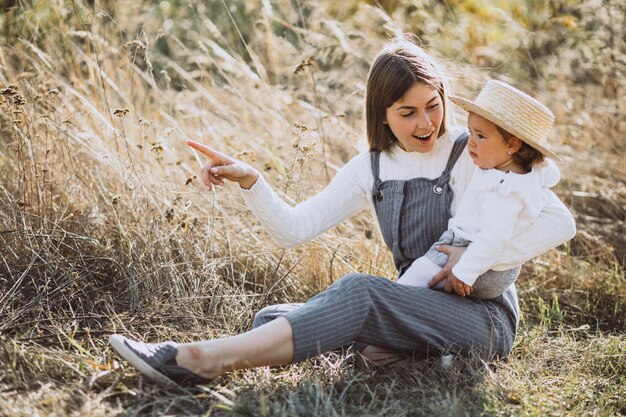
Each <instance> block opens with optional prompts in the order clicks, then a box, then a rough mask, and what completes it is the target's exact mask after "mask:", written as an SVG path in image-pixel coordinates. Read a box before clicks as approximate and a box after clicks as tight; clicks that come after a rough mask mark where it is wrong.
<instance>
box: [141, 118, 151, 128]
mask: <svg viewBox="0 0 626 417" xmlns="http://www.w3.org/2000/svg"><path fill="white" fill-rule="evenodd" d="M139 125H140V126H142V127H151V126H154V122H153V121H152V120H147V119H139Z"/></svg>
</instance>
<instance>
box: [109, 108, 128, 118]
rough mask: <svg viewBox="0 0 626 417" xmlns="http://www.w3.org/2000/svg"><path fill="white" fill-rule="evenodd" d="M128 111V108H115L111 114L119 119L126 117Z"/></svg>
mask: <svg viewBox="0 0 626 417" xmlns="http://www.w3.org/2000/svg"><path fill="white" fill-rule="evenodd" d="M128 113H130V110H128V109H115V110H114V111H113V114H114V115H115V116H117V117H119V118H120V119H122V118H124V117H126V116H127V115H128Z"/></svg>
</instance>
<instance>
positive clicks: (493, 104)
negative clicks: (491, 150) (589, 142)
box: [450, 80, 563, 163]
mask: <svg viewBox="0 0 626 417" xmlns="http://www.w3.org/2000/svg"><path fill="white" fill-rule="evenodd" d="M450 100H451V101H452V102H453V103H454V104H456V105H457V106H459V107H461V108H462V109H463V110H466V111H468V112H472V113H476V114H477V115H479V116H482V117H484V118H485V119H487V120H489V121H490V122H492V123H495V124H496V125H498V126H500V127H501V128H502V129H504V130H506V131H507V132H509V133H511V134H512V135H514V136H516V137H518V138H519V139H521V140H523V141H524V142H526V143H527V144H529V145H530V146H532V147H533V148H535V149H537V150H538V151H540V152H541V153H543V154H544V155H545V156H547V157H549V158H551V159H554V160H555V161H557V162H559V163H563V160H561V158H559V156H558V155H557V154H555V153H554V152H553V151H551V150H550V149H549V148H548V135H549V133H550V129H551V128H552V124H553V123H554V115H553V114H552V112H551V111H550V109H548V108H547V107H546V106H544V105H543V104H541V103H540V102H538V101H537V100H535V99H534V98H532V97H531V96H529V95H528V94H526V93H524V92H522V91H520V90H518V89H517V88H515V87H512V86H510V85H509V84H507V83H503V82H502V81H496V80H491V81H489V82H488V83H487V85H485V87H484V88H483V89H482V90H481V92H480V94H478V97H476V100H474V101H469V100H466V99H464V98H461V97H455V96H451V97H450Z"/></svg>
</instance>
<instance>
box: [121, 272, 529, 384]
mask: <svg viewBox="0 0 626 417" xmlns="http://www.w3.org/2000/svg"><path fill="white" fill-rule="evenodd" d="M498 300H499V301H498V302H496V301H494V300H479V299H475V298H471V297H470V298H462V297H459V296H457V295H453V294H447V293H444V292H441V291H433V290H430V289H427V288H418V287H411V286H403V285H399V284H397V283H394V282H391V281H389V280H387V279H384V278H380V277H373V276H370V275H362V274H361V275H360V274H350V275H347V276H345V277H343V278H342V279H341V280H339V281H337V282H335V283H334V284H333V285H331V286H330V287H329V288H328V289H327V290H326V291H324V292H322V293H320V294H318V295H317V296H315V297H313V298H312V299H311V300H309V301H308V302H307V303H305V304H304V305H302V306H301V307H299V308H297V309H295V310H293V311H291V312H289V313H287V314H286V315H285V316H282V317H279V318H277V319H276V320H273V321H271V322H269V323H267V324H264V325H262V326H260V327H258V328H255V329H253V330H251V331H249V332H246V333H243V334H240V335H236V336H231V337H226V338H222V339H216V340H211V341H205V342H197V343H189V344H180V345H176V350H175V351H176V364H177V365H178V366H180V367H182V368H186V369H188V370H190V371H192V372H194V373H195V374H197V375H200V376H203V377H205V378H215V377H217V376H219V375H221V374H222V373H223V372H225V371H227V370H232V369H241V368H248V367H255V366H267V365H281V364H286V363H291V362H298V361H301V360H304V359H306V358H308V357H311V356H315V355H318V354H320V353H324V352H327V351H330V350H332V349H336V348H339V347H342V346H346V345H348V344H350V343H352V342H355V341H356V342H362V343H367V344H372V345H378V346H382V347H385V348H388V349H394V350H407V351H416V352H418V353H423V354H427V355H428V354H441V353H445V352H450V353H461V352H468V351H470V350H473V351H476V352H478V353H480V354H481V355H483V356H484V357H492V356H494V355H502V356H506V355H507V354H508V353H509V352H510V350H511V347H512V345H513V339H514V337H515V331H516V326H517V323H516V320H517V319H516V317H517V309H518V307H517V297H516V294H515V289H514V287H511V288H510V289H509V290H507V295H506V298H505V297H500V298H499V299H498ZM505 304H507V305H509V307H508V308H507V307H505ZM116 337H117V336H116ZM120 343H121V342H120ZM135 344H136V345H137V343H135ZM141 345H143V346H141V347H138V348H137V349H141V350H145V351H146V352H145V354H141V358H140V359H141V360H139V361H135V362H140V363H146V364H147V365H149V366H151V367H152V368H155V369H156V370H157V371H158V370H159V369H160V362H159V360H158V359H159V358H156V359H157V360H156V362H159V363H158V364H157V365H153V364H152V362H154V361H153V359H152V358H153V357H156V356H159V355H161V353H164V354H167V351H172V349H173V347H171V346H169V345H168V344H167V343H163V344H158V345H149V344H141ZM114 347H115V346H114ZM118 352H119V350H118ZM135 353H137V352H135ZM161 356H162V355H161ZM166 359H167V358H166ZM148 362H149V363H148ZM135 366H137V365H135ZM148 371H150V372H149V373H154V372H153V370H151V369H148ZM142 372H144V371H142Z"/></svg>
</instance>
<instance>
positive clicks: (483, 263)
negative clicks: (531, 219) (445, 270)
mask: <svg viewBox="0 0 626 417" xmlns="http://www.w3.org/2000/svg"><path fill="white" fill-rule="evenodd" d="M523 207H524V205H523V203H522V200H521V199H520V198H519V197H518V196H517V195H509V196H506V197H505V196H503V195H501V194H500V193H499V192H498V191H489V192H485V193H483V194H482V195H481V200H480V214H481V215H480V232H478V234H477V235H476V236H475V237H474V239H473V240H472V243H470V245H469V246H468V248H467V250H466V251H465V252H464V253H463V255H462V256H461V259H459V262H458V263H457V264H456V265H455V266H454V267H453V268H452V273H453V274H454V275H455V276H456V277H457V278H459V279H460V280H461V281H463V282H464V283H466V284H467V285H474V282H476V279H477V278H478V277H479V276H480V275H481V274H483V273H484V272H486V271H487V270H489V269H490V268H491V266H492V265H493V264H494V263H495V261H496V260H497V259H498V256H499V255H500V253H501V252H502V249H503V248H504V247H505V246H506V245H507V243H508V242H509V241H510V240H511V236H512V235H513V229H514V227H515V221H516V219H517V216H518V215H519V213H520V211H521V210H522V209H523Z"/></svg>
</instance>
